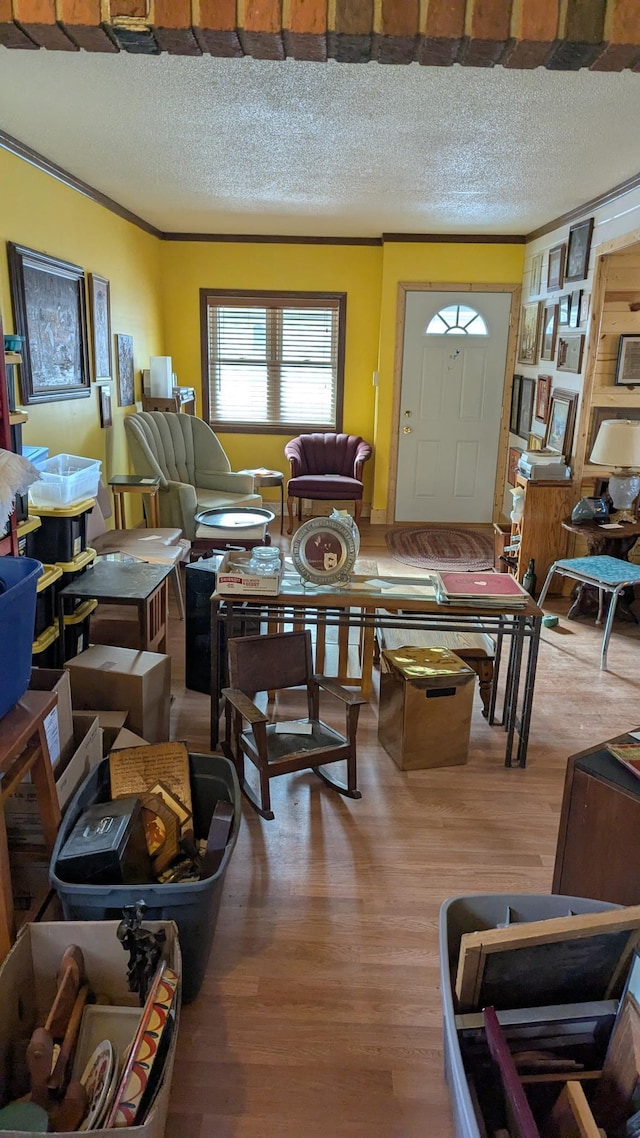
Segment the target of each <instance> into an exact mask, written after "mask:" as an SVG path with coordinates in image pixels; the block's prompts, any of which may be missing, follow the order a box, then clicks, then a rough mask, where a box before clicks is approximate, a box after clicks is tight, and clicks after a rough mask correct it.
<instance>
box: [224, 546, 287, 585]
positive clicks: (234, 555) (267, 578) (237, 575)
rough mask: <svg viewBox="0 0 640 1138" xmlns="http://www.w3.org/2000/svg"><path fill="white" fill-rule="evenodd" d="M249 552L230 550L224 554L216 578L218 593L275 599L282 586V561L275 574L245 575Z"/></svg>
mask: <svg viewBox="0 0 640 1138" xmlns="http://www.w3.org/2000/svg"><path fill="white" fill-rule="evenodd" d="M250 560H251V551H250V550H249V551H247V550H238V549H232V550H230V551H229V552H228V553H225V555H224V557H223V559H222V564H221V566H220V568H219V570H218V574H217V577H216V589H217V591H218V592H219V593H222V594H223V595H224V594H227V595H229V594H232V593H243V594H245V595H247V596H248V595H250V594H251V593H253V594H254V596H257V597H277V595H278V593H279V592H280V586H281V584H282V572H283V569H282V560H280V564H279V566H278V570H277V572H275V573H247V571H246V569H245V566H246V565H248V564H249V561H250Z"/></svg>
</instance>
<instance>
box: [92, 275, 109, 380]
mask: <svg viewBox="0 0 640 1138" xmlns="http://www.w3.org/2000/svg"><path fill="white" fill-rule="evenodd" d="M89 311H90V313H91V338H92V345H93V378H94V379H95V381H96V383H106V382H107V381H109V380H110V379H111V303H110V297H109V281H108V280H107V279H106V278H105V277H99V276H98V274H97V273H89Z"/></svg>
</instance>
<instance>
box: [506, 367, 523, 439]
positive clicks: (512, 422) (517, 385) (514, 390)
mask: <svg viewBox="0 0 640 1138" xmlns="http://www.w3.org/2000/svg"><path fill="white" fill-rule="evenodd" d="M522 378H523V377H522V376H521V375H514V377H513V384H512V386H511V414H510V416H509V430H510V431H512V432H513V434H514V435H517V433H518V418H519V415H520V392H521V389H522Z"/></svg>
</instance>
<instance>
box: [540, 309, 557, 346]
mask: <svg viewBox="0 0 640 1138" xmlns="http://www.w3.org/2000/svg"><path fill="white" fill-rule="evenodd" d="M557 331H558V305H557V304H545V306H544V308H543V310H542V341H541V344H540V359H541V360H552V359H553V358H554V356H555V354H556V335H557Z"/></svg>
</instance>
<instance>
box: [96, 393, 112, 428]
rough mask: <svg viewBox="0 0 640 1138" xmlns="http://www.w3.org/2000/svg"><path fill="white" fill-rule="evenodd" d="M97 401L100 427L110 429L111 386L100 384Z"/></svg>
mask: <svg viewBox="0 0 640 1138" xmlns="http://www.w3.org/2000/svg"><path fill="white" fill-rule="evenodd" d="M98 399H99V401H100V426H101V427H112V426H113V418H112V415H111V384H110V383H101V384H100V386H99V388H98Z"/></svg>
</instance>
